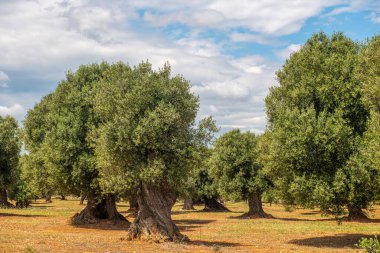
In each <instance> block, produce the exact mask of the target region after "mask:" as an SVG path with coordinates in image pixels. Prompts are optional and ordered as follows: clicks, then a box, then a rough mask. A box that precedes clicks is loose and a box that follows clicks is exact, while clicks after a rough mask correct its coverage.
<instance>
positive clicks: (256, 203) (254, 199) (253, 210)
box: [241, 191, 273, 218]
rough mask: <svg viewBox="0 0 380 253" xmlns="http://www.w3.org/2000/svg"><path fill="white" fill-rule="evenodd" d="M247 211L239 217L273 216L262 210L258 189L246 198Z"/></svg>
mask: <svg viewBox="0 0 380 253" xmlns="http://www.w3.org/2000/svg"><path fill="white" fill-rule="evenodd" d="M248 207H249V210H248V213H245V214H243V215H242V216H241V217H245V218H273V217H272V215H270V214H267V213H265V212H264V209H263V203H262V201H261V193H260V192H259V191H255V192H252V193H251V194H250V195H249V198H248Z"/></svg>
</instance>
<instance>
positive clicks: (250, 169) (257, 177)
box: [209, 129, 271, 218]
mask: <svg viewBox="0 0 380 253" xmlns="http://www.w3.org/2000/svg"><path fill="white" fill-rule="evenodd" d="M258 138H259V137H257V136H256V135H255V134H254V133H250V132H245V133H243V132H241V131H240V130H239V129H235V130H232V131H230V132H227V133H225V134H223V135H222V136H220V137H219V138H218V139H217V140H216V142H215V143H214V148H213V151H212V156H211V159H210V163H209V164H210V171H211V175H212V177H213V178H214V180H215V183H216V185H217V188H218V191H219V192H220V193H221V195H222V196H223V197H224V198H227V199H232V200H248V207H249V210H248V213H246V214H244V215H243V217H248V218H266V217H271V216H270V215H268V214H266V213H265V212H264V210H263V207H262V199H261V196H262V194H263V192H264V191H265V189H267V188H268V187H269V186H270V181H269V179H268V178H267V177H266V175H265V173H264V172H263V170H262V166H261V164H260V163H259V162H258V150H257V142H258Z"/></svg>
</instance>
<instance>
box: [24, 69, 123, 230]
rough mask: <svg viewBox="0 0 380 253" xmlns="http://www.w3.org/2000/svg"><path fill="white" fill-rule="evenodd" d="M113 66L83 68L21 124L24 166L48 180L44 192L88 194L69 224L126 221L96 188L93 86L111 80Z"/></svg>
mask: <svg viewBox="0 0 380 253" xmlns="http://www.w3.org/2000/svg"><path fill="white" fill-rule="evenodd" d="M111 68H112V65H109V64H107V63H105V62H103V63H101V64H90V65H82V66H80V67H79V69H78V70H77V71H76V72H71V71H69V72H68V73H67V74H66V78H65V79H64V80H62V81H61V82H60V83H59V84H58V87H57V88H56V89H55V90H54V91H53V92H52V93H51V94H49V95H47V96H45V97H44V98H43V99H42V100H41V101H40V102H39V103H38V104H36V105H35V107H34V108H33V109H32V110H30V111H29V112H28V114H27V117H26V119H25V122H24V128H25V129H24V132H25V147H26V149H27V150H28V151H29V154H30V158H29V159H27V160H26V162H30V163H31V164H30V165H29V167H34V169H35V171H36V173H38V174H39V175H45V176H46V177H47V179H48V181H46V182H51V184H50V183H49V184H48V187H47V188H48V189H46V191H49V190H50V188H51V186H56V187H57V189H58V190H59V191H60V192H62V191H63V192H67V193H71V194H76V195H79V194H83V195H86V196H87V199H88V201H87V205H86V207H85V209H84V210H82V211H81V212H80V213H79V214H76V215H75V216H74V217H73V222H74V223H95V222H97V221H98V220H99V219H110V220H113V221H114V222H118V221H126V220H125V218H124V217H123V216H122V215H120V214H119V213H118V212H117V210H116V205H115V195H114V194H103V192H102V189H101V188H100V184H99V168H98V167H97V163H96V155H95V148H94V138H95V137H94V133H95V132H96V130H97V129H98V127H99V124H100V122H101V119H100V118H99V116H98V115H97V114H96V113H95V111H94V107H95V104H94V102H95V100H94V98H95V89H96V87H97V83H98V82H100V80H102V79H104V78H110V77H108V75H110V74H111V73H112V71H110V69H111Z"/></svg>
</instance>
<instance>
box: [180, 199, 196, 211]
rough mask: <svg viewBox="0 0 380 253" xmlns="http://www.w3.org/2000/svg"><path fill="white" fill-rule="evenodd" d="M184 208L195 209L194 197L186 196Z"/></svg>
mask: <svg viewBox="0 0 380 253" xmlns="http://www.w3.org/2000/svg"><path fill="white" fill-rule="evenodd" d="M182 210H195V208H194V202H193V199H192V198H185V200H184V201H183V207H182Z"/></svg>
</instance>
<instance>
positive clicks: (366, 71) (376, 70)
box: [356, 35, 380, 112]
mask: <svg viewBox="0 0 380 253" xmlns="http://www.w3.org/2000/svg"><path fill="white" fill-rule="evenodd" d="M356 74H357V78H358V79H359V80H360V81H361V84H362V88H363V93H364V98H365V101H366V103H367V104H368V105H369V106H371V108H372V109H374V110H375V111H377V112H380V85H379V83H380V35H376V36H374V37H373V38H372V39H370V40H369V41H368V43H367V44H366V45H365V46H364V48H363V50H362V51H361V53H360V57H359V64H358V67H357V71H356Z"/></svg>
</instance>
